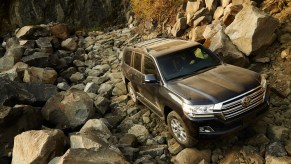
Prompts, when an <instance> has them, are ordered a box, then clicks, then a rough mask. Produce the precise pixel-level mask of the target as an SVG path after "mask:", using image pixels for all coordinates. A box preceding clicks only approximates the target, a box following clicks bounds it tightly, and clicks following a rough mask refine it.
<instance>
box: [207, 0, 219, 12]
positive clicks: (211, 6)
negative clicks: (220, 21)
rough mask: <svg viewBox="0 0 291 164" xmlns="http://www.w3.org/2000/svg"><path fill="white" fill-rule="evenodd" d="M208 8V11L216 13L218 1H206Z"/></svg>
mask: <svg viewBox="0 0 291 164" xmlns="http://www.w3.org/2000/svg"><path fill="white" fill-rule="evenodd" d="M205 4H206V7H207V9H208V11H210V12H211V13H214V11H215V10H216V8H217V1H216V0H205Z"/></svg>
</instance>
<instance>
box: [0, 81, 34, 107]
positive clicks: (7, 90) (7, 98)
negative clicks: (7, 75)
mask: <svg viewBox="0 0 291 164" xmlns="http://www.w3.org/2000/svg"><path fill="white" fill-rule="evenodd" d="M0 91H1V94H0V105H5V106H14V105H15V104H31V103H33V102H35V100H36V98H35V97H34V96H33V95H32V94H31V93H29V92H28V91H27V90H25V89H23V88H22V87H21V86H20V85H19V84H18V83H16V82H12V81H10V80H6V79H3V78H0Z"/></svg>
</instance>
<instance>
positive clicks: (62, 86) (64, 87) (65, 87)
mask: <svg viewBox="0 0 291 164" xmlns="http://www.w3.org/2000/svg"><path fill="white" fill-rule="evenodd" d="M57 87H58V89H60V90H62V91H67V90H69V89H70V86H69V84H68V83H66V82H61V83H58V84H57Z"/></svg>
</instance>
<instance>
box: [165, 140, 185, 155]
mask: <svg viewBox="0 0 291 164" xmlns="http://www.w3.org/2000/svg"><path fill="white" fill-rule="evenodd" d="M183 149H184V147H183V146H182V145H180V144H179V143H178V142H177V141H176V140H175V139H174V138H172V139H170V140H168V150H169V152H170V153H171V154H173V155H177V154H178V153H179V152H180V151H182V150H183Z"/></svg>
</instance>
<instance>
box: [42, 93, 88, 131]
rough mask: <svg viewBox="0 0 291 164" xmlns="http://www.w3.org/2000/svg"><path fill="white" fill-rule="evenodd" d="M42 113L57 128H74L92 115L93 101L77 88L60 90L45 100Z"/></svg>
mask: <svg viewBox="0 0 291 164" xmlns="http://www.w3.org/2000/svg"><path fill="white" fill-rule="evenodd" d="M42 115H43V117H44V118H45V119H46V120H47V121H49V122H51V123H53V124H54V125H56V127H57V128H61V129H66V128H76V127H78V126H80V125H83V124H84V123H85V122H86V121H87V120H88V119H90V118H92V117H93V116H94V107H93V101H92V100H91V98H90V97H89V96H88V94H87V93H86V92H83V91H80V90H77V89H71V90H69V91H67V92H60V93H58V94H56V95H54V96H53V97H51V98H50V99H49V100H48V101H47V103H46V104H45V106H44V107H43V109H42Z"/></svg>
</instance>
